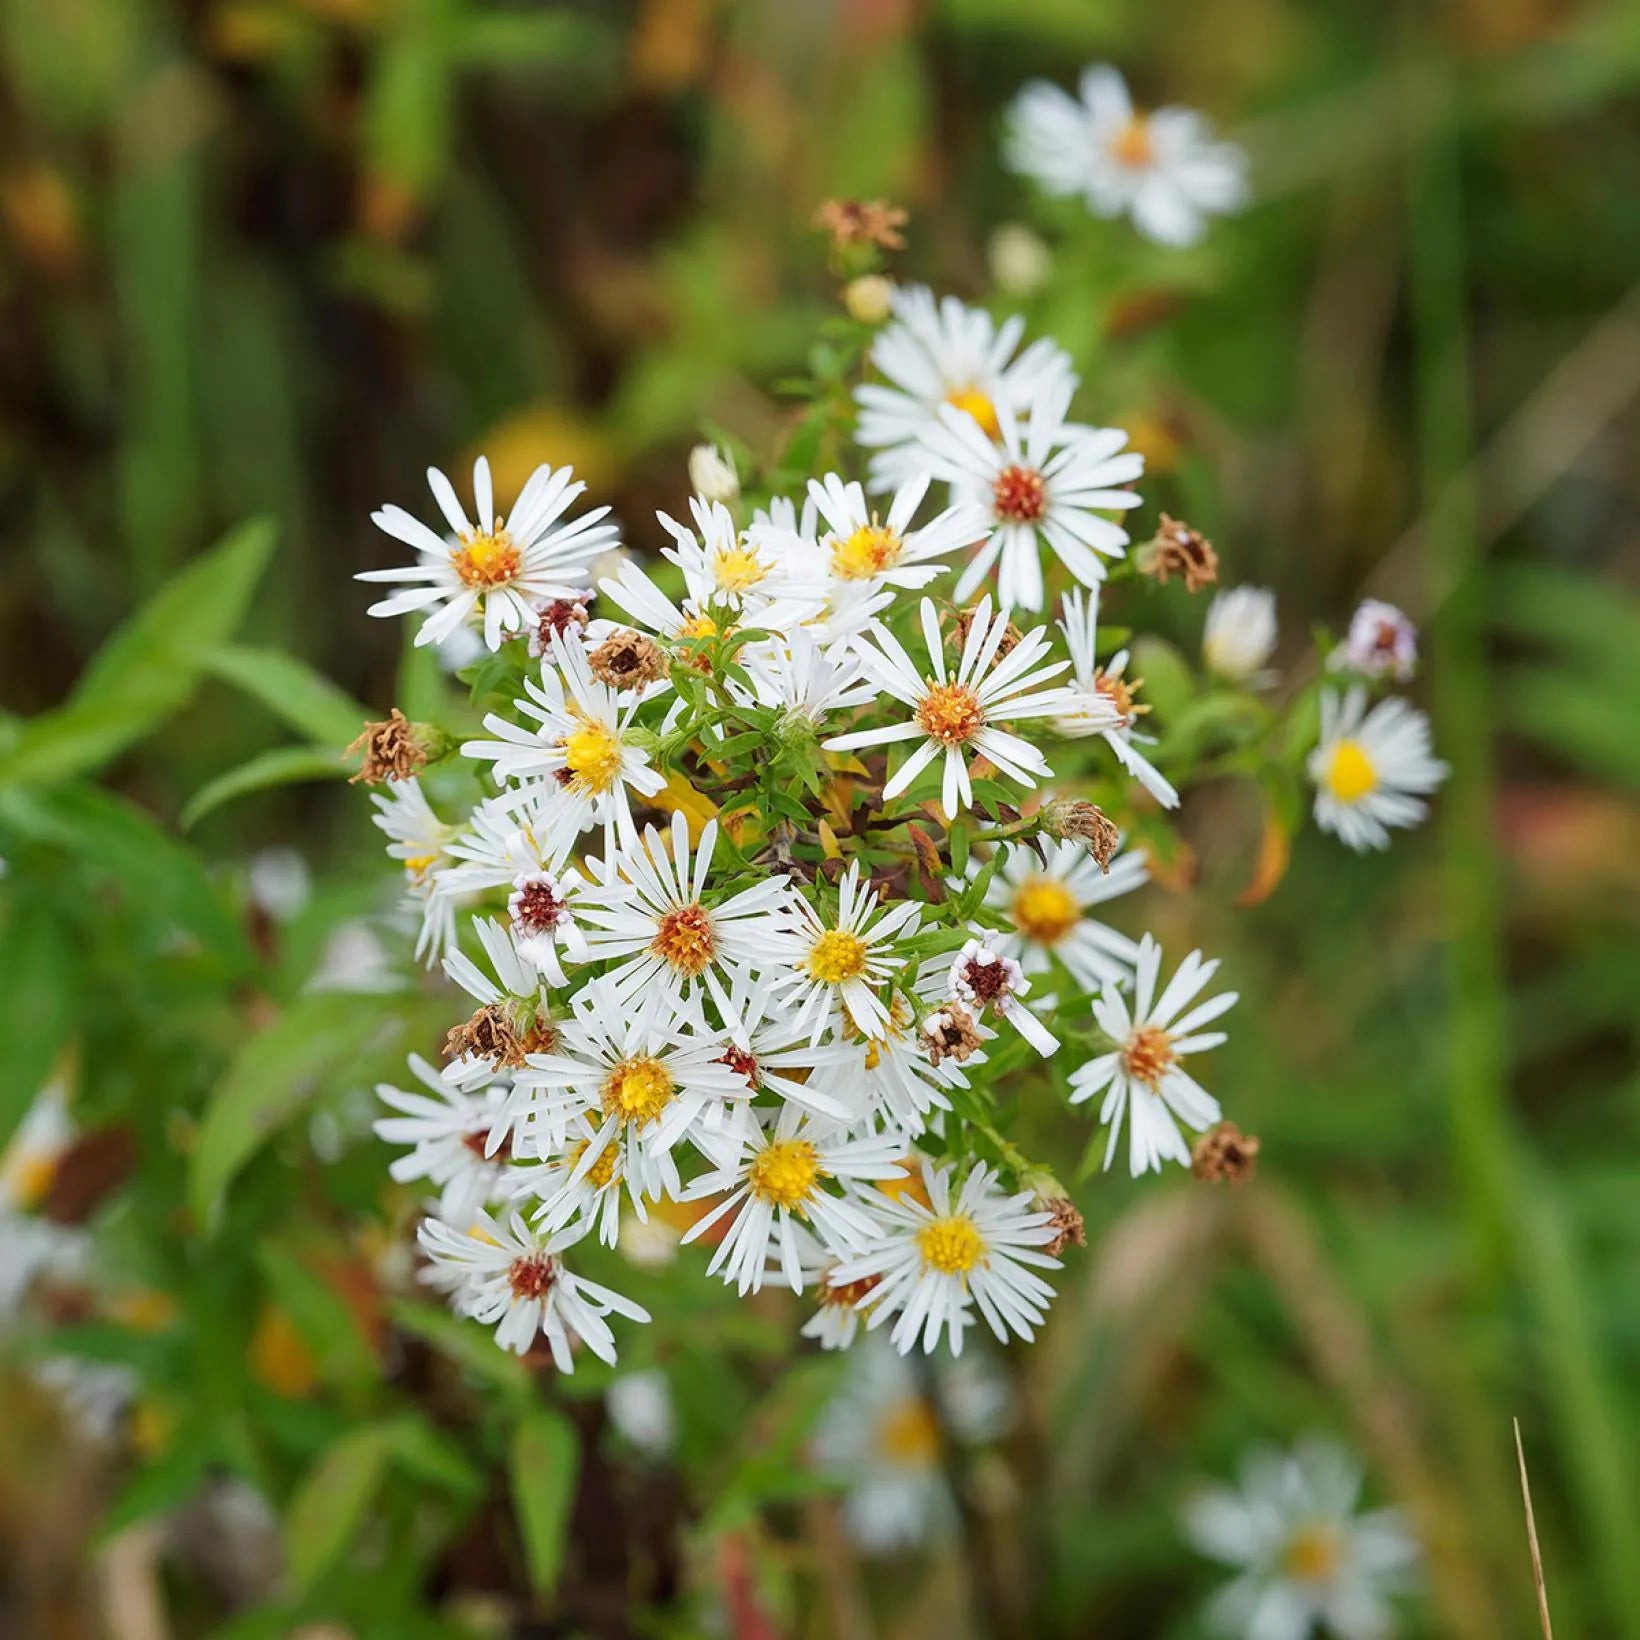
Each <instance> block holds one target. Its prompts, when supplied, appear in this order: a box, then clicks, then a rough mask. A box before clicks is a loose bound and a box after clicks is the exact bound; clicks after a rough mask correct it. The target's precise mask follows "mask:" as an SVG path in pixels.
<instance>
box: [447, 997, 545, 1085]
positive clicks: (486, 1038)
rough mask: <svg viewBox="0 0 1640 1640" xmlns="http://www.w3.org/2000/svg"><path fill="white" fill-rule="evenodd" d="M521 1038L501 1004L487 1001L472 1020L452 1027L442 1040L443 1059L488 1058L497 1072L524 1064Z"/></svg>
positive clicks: (509, 1014)
mask: <svg viewBox="0 0 1640 1640" xmlns="http://www.w3.org/2000/svg"><path fill="white" fill-rule="evenodd" d="M524 1053H525V1046H524V1038H523V1037H522V1036H520V1035H519V1033H518V1026H517V1024H516V1023H515V1022H514V1020H513V1017H512V1010H511V1009H510V1008H508V1006H507V1005H506V1003H504V1002H487V1003H485V1005H484V1006H483V1007H482V1008H480V1009H479V1010H478V1011H477V1012H476V1013H475V1014H474V1015H473V1017H472V1018H471V1019H466V1020H463V1021H462V1022H461V1024H459V1025H452V1026H451V1027H450V1029H449V1031H448V1032H447V1033H446V1035H445V1038H444V1057H445V1058H446V1059H466V1058H468V1057H471V1058H473V1059H488V1060H489V1061H490V1062H491V1063H492V1064H493V1065H494V1066H495V1067H496V1068H497V1069H498V1070H516V1069H517V1068H518V1067H519V1066H520V1065H522V1064H523V1063H524Z"/></svg>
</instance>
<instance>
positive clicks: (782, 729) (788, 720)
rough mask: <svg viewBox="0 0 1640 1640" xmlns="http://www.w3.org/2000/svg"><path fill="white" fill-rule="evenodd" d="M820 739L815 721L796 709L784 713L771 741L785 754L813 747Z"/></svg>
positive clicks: (775, 727) (777, 723) (771, 735)
mask: <svg viewBox="0 0 1640 1640" xmlns="http://www.w3.org/2000/svg"><path fill="white" fill-rule="evenodd" d="M818 738H819V736H818V733H817V731H816V729H815V726H814V719H813V718H811V717H810V716H809V715H808V713H807V712H799V711H796V710H795V709H794V710H792V711H789V712H784V713H782V714H781V716H780V717H779V719H778V720H777V721H776V723H775V726H774V729H773V731H772V732H771V734H770V739H771V740H773V741H774V743H775V745H776V746H777V747H778V748H779V749H780V750H781V751H783V752H800V751H802V750H803V749H804V748H805V747H809V746H813V745H814V743H815V741H816V740H817V739H818Z"/></svg>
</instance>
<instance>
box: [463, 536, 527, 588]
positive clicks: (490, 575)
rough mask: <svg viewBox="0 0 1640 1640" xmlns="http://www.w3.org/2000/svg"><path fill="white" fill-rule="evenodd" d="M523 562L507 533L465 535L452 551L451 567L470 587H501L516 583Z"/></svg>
mask: <svg viewBox="0 0 1640 1640" xmlns="http://www.w3.org/2000/svg"><path fill="white" fill-rule="evenodd" d="M522 562H523V560H522V558H521V557H520V555H519V551H518V548H517V547H516V546H514V545H513V539H512V537H511V536H510V535H508V534H507V532H506V531H505V530H493V531H490V530H487V531H484V532H483V533H482V534H478V535H464V536H462V538H461V545H460V546H458V547H453V548H452V549H451V551H450V567H451V568H452V569H453V570H454V571H455V572H456V574H457V575H459V576H460V577H461V581H462V584H463V585H464V586H470V587H500V586H505V585H506V584H507V583H508V582H509V581H511V580H513V579H514V578H515V577H516V576H517V574H518V571H519V568H520V566H521V564H522Z"/></svg>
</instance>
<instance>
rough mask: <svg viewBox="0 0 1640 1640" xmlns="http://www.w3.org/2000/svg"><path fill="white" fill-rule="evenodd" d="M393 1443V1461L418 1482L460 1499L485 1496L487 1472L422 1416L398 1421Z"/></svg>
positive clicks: (395, 1423) (393, 1432) (393, 1426)
mask: <svg viewBox="0 0 1640 1640" xmlns="http://www.w3.org/2000/svg"><path fill="white" fill-rule="evenodd" d="M491 1347H492V1348H494V1346H493V1345H492V1346H491ZM390 1440H391V1445H392V1454H393V1461H394V1462H395V1463H396V1464H398V1465H399V1466H400V1467H401V1468H402V1469H404V1470H405V1471H406V1473H408V1474H411V1475H414V1476H415V1477H416V1478H417V1479H418V1480H424V1481H428V1482H431V1483H432V1484H433V1485H434V1486H438V1487H441V1488H442V1489H443V1490H444V1491H446V1492H450V1493H454V1494H456V1495H457V1496H460V1497H468V1498H475V1497H477V1496H478V1495H479V1494H480V1493H481V1492H483V1490H484V1474H483V1471H482V1470H480V1469H478V1468H477V1467H476V1466H475V1465H474V1464H473V1463H471V1462H470V1461H469V1460H468V1459H467V1457H466V1455H465V1454H464V1453H463V1452H462V1450H461V1448H460V1447H459V1446H458V1445H457V1444H456V1443H455V1442H454V1441H453V1440H451V1439H450V1437H449V1436H448V1435H445V1434H442V1433H441V1432H440V1431H439V1430H437V1429H435V1428H434V1427H433V1426H432V1425H431V1424H430V1423H428V1421H427V1420H426V1419H425V1418H423V1417H421V1416H420V1415H419V1414H411V1415H409V1416H408V1417H404V1418H400V1419H397V1420H396V1421H395V1422H394V1423H393V1424H392V1425H391V1426H390Z"/></svg>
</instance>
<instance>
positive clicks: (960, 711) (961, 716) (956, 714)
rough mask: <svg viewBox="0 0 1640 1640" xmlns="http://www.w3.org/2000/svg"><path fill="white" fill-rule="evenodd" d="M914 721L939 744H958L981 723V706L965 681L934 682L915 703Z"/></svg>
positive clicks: (982, 716)
mask: <svg viewBox="0 0 1640 1640" xmlns="http://www.w3.org/2000/svg"><path fill="white" fill-rule="evenodd" d="M917 725H918V727H919V728H920V729H921V730H922V731H923V733H924V734H926V735H927V736H928V737H929V739H931V740H937V741H938V742H939V743H940V744H941V745H942V746H961V745H962V744H963V743H964V742H966V741H970V740H972V739H973V738H974V736H975V735H977V734H978V733H979V732H980V730H981V729H983V728H984V727H985V708H984V707H983V706H981V705H980V703H979V696H978V695H976V694H975V693H974V691H973V690H972V689H970V688H968V686H967V685H966V684H961V683H937V684H935V685H934V686H933V687H932V688H931V689H930V690H929V691H928V693H927V694H926V695H924V696H923V698H922V703H921V704H920V705H919V706H918V707H917Z"/></svg>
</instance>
